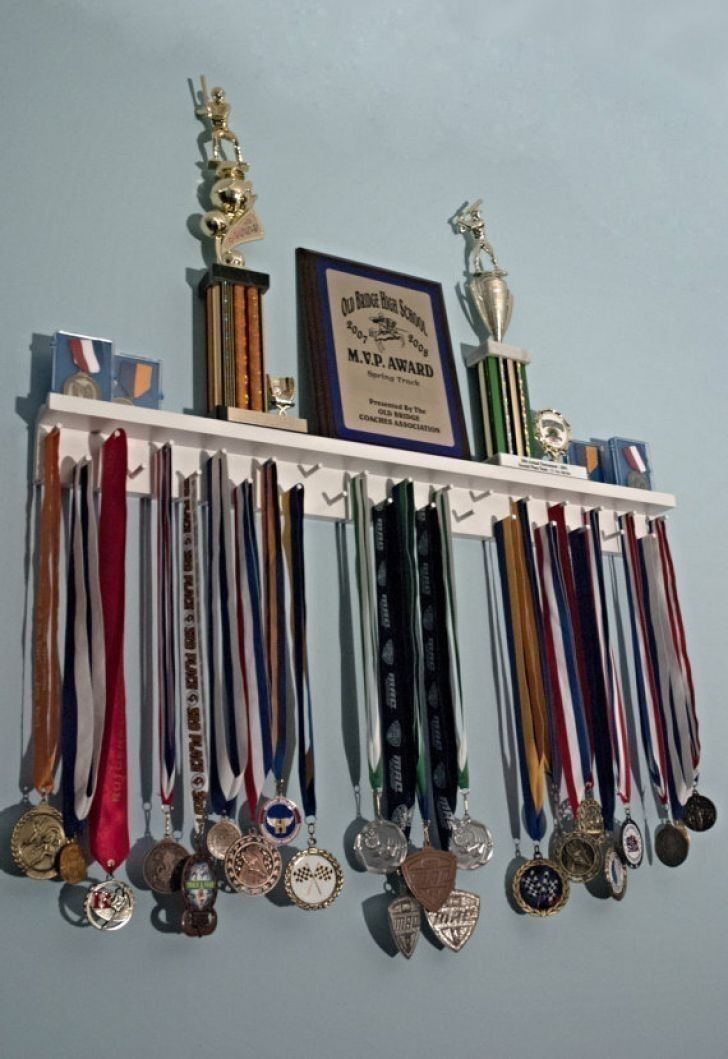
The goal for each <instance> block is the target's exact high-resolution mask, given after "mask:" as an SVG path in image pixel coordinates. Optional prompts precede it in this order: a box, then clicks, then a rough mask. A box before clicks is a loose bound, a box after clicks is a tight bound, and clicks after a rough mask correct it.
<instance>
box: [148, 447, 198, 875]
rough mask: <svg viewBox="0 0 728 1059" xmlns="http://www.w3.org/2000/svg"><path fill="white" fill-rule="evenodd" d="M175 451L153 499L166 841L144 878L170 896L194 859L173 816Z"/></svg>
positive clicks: (158, 469) (159, 455)
mask: <svg viewBox="0 0 728 1059" xmlns="http://www.w3.org/2000/svg"><path fill="white" fill-rule="evenodd" d="M172 485H173V482H172V446H171V445H169V444H167V445H163V446H162V447H161V448H160V449H158V450H157V452H156V453H155V454H154V469H153V482H152V489H153V497H154V502H155V509H156V538H157V571H156V572H157V586H156V587H157V608H156V618H157V629H156V632H157V731H158V733H159V758H158V765H159V798H160V803H161V806H162V815H163V818H164V831H163V837H162V839H161V840H160V841H159V842H157V843H155V845H154V846H152V848H151V849H150V851H149V853H147V855H146V857H145V858H144V863H143V865H142V875H143V876H144V881H145V883H146V884H147V886H148V887H149V889H150V890H153V891H154V892H155V893H159V894H170V893H174V892H175V891H177V890H179V888H180V883H181V876H182V866H183V864H184V862H185V860H186V859H187V857H189V852H188V851H187V850H186V849H185V847H184V846H183V845H182V844H181V843H180V842H177V841H176V840H175V839H174V838H173V837H172V826H171V813H172V809H173V801H174V790H175V784H176V781H177V647H178V644H177V635H176V631H175V630H176V627H177V612H176V607H175V589H174V585H175V580H176V577H177V566H176V564H175V546H174V541H175V534H174V509H173V501H172Z"/></svg>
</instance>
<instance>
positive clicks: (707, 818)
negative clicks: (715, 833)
mask: <svg viewBox="0 0 728 1059" xmlns="http://www.w3.org/2000/svg"><path fill="white" fill-rule="evenodd" d="M717 818H718V810H717V809H716V807H715V802H712V801H711V800H710V798H706V797H705V795H704V794H698V792H697V791H694V792H693V793H692V794H691V795H690V797H689V798H688V800H687V802H686V803H685V812H684V813H683V823H684V824H685V826H686V827H689V828H690V830H691V831H709V830H710V828H711V827H712V826H713V825H714V824H715V821H716V820H717Z"/></svg>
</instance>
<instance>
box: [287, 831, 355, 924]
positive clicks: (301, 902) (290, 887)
mask: <svg viewBox="0 0 728 1059" xmlns="http://www.w3.org/2000/svg"><path fill="white" fill-rule="evenodd" d="M285 883H286V893H287V894H288V896H289V898H290V899H291V901H293V903H294V904H296V905H298V907H299V908H304V909H307V910H310V911H315V910H317V909H319V908H328V907H329V905H332V904H333V903H334V901H335V900H336V898H337V897H338V896H339V894H340V893H341V888H342V886H343V885H344V877H343V875H342V873H341V866H340V865H339V862H338V860H337V859H336V857H335V856H334V855H333V853H329V852H328V850H325V849H318V848H317V847H316V846H311V847H310V848H309V849H305V850H302V851H301V852H300V853H296V855H295V856H294V857H292V858H291V860H290V861H289V862H288V867H287V868H286V875H285Z"/></svg>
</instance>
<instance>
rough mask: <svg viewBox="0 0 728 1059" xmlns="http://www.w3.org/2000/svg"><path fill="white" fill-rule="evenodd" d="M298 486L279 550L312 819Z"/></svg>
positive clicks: (305, 795) (304, 796)
mask: <svg viewBox="0 0 728 1059" xmlns="http://www.w3.org/2000/svg"><path fill="white" fill-rule="evenodd" d="M303 497H304V491H303V486H302V485H294V487H293V488H292V489H290V490H289V491H288V492H287V493H284V494H283V498H282V499H283V503H282V507H283V518H284V532H283V546H284V553H285V557H286V565H287V567H288V579H289V586H290V611H289V613H290V629H291V648H292V650H291V653H292V668H293V690H294V692H295V697H296V718H297V722H298V779H299V783H300V787H301V801H302V803H303V812H304V815H305V816H306V817H307V818H308V819H309V820H310V819H313V818H314V817H315V816H316V773H315V767H314V752H313V709H312V703H311V688H310V684H309V677H308V647H307V643H306V579H305V568H304V552H303Z"/></svg>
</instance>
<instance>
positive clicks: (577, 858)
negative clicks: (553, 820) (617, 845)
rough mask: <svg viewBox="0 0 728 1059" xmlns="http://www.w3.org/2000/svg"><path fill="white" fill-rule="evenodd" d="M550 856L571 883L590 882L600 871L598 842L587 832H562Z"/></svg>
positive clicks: (600, 853)
mask: <svg viewBox="0 0 728 1059" xmlns="http://www.w3.org/2000/svg"><path fill="white" fill-rule="evenodd" d="M552 856H553V858H554V860H555V861H556V863H557V864H558V866H559V867H560V868H561V869H562V871H563V872H564V874H565V875H566V876H567V878H569V879H571V881H572V882H580V883H586V882H591V880H592V879H596V877H597V875H598V874H599V872H600V871H601V869H602V852H601V847H600V844H599V840H598V839H597V838H595V836H594V835H592V834H589V832H588V831H565V832H562V833H561V834H560V835H558V837H557V839H556V841H555V842H554V846H553V853H552Z"/></svg>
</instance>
